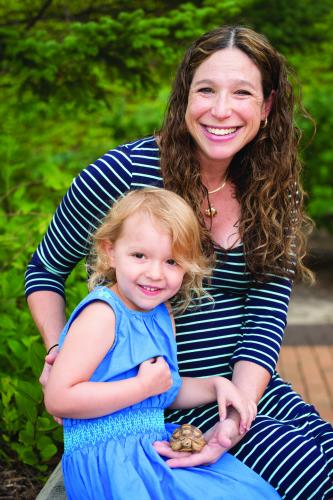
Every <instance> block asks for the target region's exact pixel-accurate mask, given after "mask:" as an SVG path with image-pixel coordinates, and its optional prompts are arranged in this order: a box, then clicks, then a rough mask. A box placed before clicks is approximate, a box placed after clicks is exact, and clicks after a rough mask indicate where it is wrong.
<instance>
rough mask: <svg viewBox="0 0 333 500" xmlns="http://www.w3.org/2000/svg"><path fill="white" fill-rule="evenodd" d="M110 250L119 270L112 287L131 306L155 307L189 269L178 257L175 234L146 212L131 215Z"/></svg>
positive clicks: (146, 308) (179, 285)
mask: <svg viewBox="0 0 333 500" xmlns="http://www.w3.org/2000/svg"><path fill="white" fill-rule="evenodd" d="M106 250H107V253H108V256H109V259H110V265H111V267H114V268H115V272H116V279H117V283H116V284H115V285H114V286H113V288H112V289H113V290H114V292H115V293H116V294H117V295H118V296H119V297H120V298H121V299H122V301H123V302H124V303H125V305H126V306H127V307H128V308H130V309H134V310H138V311H147V310H150V309H153V308H154V307H156V306H157V305H158V304H160V303H162V302H166V301H167V300H169V299H170V298H171V297H173V296H174V295H176V293H177V292H178V290H179V289H180V287H181V285H182V281H183V277H184V274H185V272H184V270H183V268H182V267H180V266H179V265H178V264H177V262H176V261H175V259H174V256H173V252H172V242H171V236H170V235H169V233H168V232H167V231H166V230H165V229H164V228H163V227H162V226H161V225H160V224H159V223H158V221H157V220H154V219H152V218H151V217H150V216H149V215H147V214H145V213H144V212H139V213H137V214H134V215H131V216H130V217H128V219H126V221H125V222H124V225H123V228H122V232H121V235H120V237H119V238H118V239H117V240H116V242H115V243H114V244H113V245H112V244H111V243H108V244H107V249H106Z"/></svg>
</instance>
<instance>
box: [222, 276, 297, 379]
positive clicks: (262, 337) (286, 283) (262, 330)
mask: <svg viewBox="0 0 333 500" xmlns="http://www.w3.org/2000/svg"><path fill="white" fill-rule="evenodd" d="M290 292H291V282H290V280H289V279H287V278H283V277H278V276H271V279H270V281H269V282H267V283H257V284H255V285H253V286H252V287H251V288H250V289H249V290H248V293H247V297H246V301H245V306H244V320H243V322H242V328H241V339H240V340H239V342H238V344H237V346H236V349H235V352H234V354H233V356H232V358H231V366H233V365H234V364H235V363H236V362H237V361H240V360H245V361H251V362H253V363H256V364H258V365H260V366H262V367H264V368H266V370H268V371H269V373H270V374H271V375H272V374H273V373H274V369H275V366H276V363H277V360H278V357H279V352H280V347H281V342H282V338H283V334H284V329H285V326H286V324H287V312H288V304H289V299H290Z"/></svg>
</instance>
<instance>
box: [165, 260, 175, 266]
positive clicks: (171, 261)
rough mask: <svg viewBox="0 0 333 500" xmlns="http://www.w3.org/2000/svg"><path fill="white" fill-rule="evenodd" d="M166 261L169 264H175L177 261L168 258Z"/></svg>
mask: <svg viewBox="0 0 333 500" xmlns="http://www.w3.org/2000/svg"><path fill="white" fill-rule="evenodd" d="M167 263H168V264H169V265H170V266H177V262H176V261H175V259H168V260H167Z"/></svg>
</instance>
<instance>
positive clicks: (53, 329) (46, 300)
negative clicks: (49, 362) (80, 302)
mask: <svg viewBox="0 0 333 500" xmlns="http://www.w3.org/2000/svg"><path fill="white" fill-rule="evenodd" d="M28 306H29V309H30V312H31V315H32V318H33V320H34V322H35V323H36V326H37V328H38V330H39V331H40V333H41V335H42V337H43V340H44V344H45V347H46V349H47V350H48V349H49V348H50V347H51V346H52V345H54V344H56V343H57V342H58V339H59V335H60V332H61V330H62V329H63V327H64V326H65V323H66V316H65V301H64V299H63V298H62V296H61V295H59V294H58V293H55V292H50V291H47V290H45V291H38V292H34V293H32V294H31V295H29V297H28Z"/></svg>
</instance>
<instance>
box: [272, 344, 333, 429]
mask: <svg viewBox="0 0 333 500" xmlns="http://www.w3.org/2000/svg"><path fill="white" fill-rule="evenodd" d="M332 360H333V347H332V346H331V345H319V346H318V345H316V346H309V345H308V346H304V345H302V346H300V345H298V346H294V345H293V346H291V345H287V346H283V347H282V349H281V353H280V358H279V363H278V367H277V369H278V371H279V373H280V374H281V376H282V377H283V379H284V380H285V381H286V382H290V383H291V384H292V387H293V389H294V390H295V391H296V392H298V393H299V394H300V395H301V396H302V398H303V399H304V401H306V402H308V403H310V404H313V405H314V406H315V407H316V409H317V410H318V411H319V413H320V415H321V416H322V418H323V419H324V420H327V421H329V422H331V423H333V361H332Z"/></svg>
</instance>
